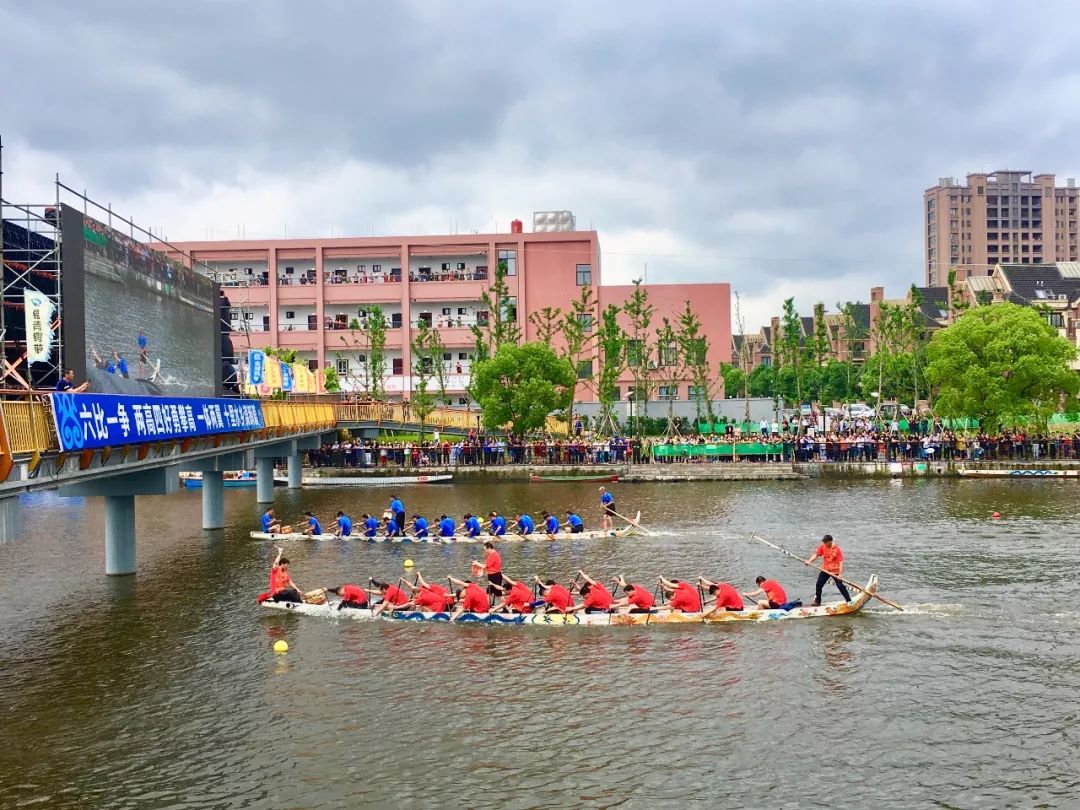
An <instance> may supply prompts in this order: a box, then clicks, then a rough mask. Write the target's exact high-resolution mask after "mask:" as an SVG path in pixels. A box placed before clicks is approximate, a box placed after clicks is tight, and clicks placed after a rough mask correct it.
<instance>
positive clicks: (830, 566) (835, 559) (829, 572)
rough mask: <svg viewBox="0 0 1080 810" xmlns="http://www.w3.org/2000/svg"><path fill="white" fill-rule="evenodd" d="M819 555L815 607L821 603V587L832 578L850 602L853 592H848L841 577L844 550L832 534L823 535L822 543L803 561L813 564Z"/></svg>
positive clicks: (845, 598)
mask: <svg viewBox="0 0 1080 810" xmlns="http://www.w3.org/2000/svg"><path fill="white" fill-rule="evenodd" d="M818 557H821V571H820V572H819V573H818V577H817V596H815V597H814V607H817V606H818V605H820V604H821V589H822V588H824V587H825V583H826V582H828V581H829V580H830V579H831V580H832V581H833V582H835V583H836V589H837V590H838V591H840V595H841V596H842V597H844V601H845V602H850V601H851V594H849V593H848V589H847V588H845V587H844V583H843V580H841V579H840V577H842V576H843V575H844V552H842V551H841V550H840V546H838V545H836V543H834V542H833V538H832V535H831V534H827V535H825V536H824V537H822V538H821V545H819V546H818V547H817V550H816V551H814V553H813V554H812V555H810V557H809V558H807V559H805V560H803V562H804V563H806V564H807V565H813V564H814V560H816V559H817V558H818Z"/></svg>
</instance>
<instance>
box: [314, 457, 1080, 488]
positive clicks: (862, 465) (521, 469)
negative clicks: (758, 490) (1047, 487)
mask: <svg viewBox="0 0 1080 810" xmlns="http://www.w3.org/2000/svg"><path fill="white" fill-rule="evenodd" d="M973 471H977V472H976V474H977V475H979V476H984V475H987V474H989V473H991V472H992V473H994V474H999V475H1003V476H1008V477H1014V476H1015V477H1042V476H1045V477H1048V478H1049V477H1055V476H1061V475H1062V473H1069V475H1070V477H1080V460H1069V461H1041V462H1031V461H1028V462H1023V461H1016V462H1014V461H980V462H971V461H962V460H957V461H850V462H848V461H830V462H810V463H792V462H714V463H705V464H694V463H690V464H537V465H531V464H493V465H487V466H473V465H433V466H424V467H419V468H418V467H397V466H394V467H382V468H359V469H358V468H355V467H345V468H337V467H319V468H315V469H311V468H306V469H305V470H304V477H305V479H318V478H320V477H326V478H356V479H372V480H377V479H380V478H396V477H401V476H414V475H453V476H454V480H455V481H483V480H496V481H528V480H530V478H531V477H532V476H534V475H535V476H540V477H541V478H548V477H554V476H580V477H582V478H586V477H591V476H603V475H617V476H619V480H620V481H622V482H624V483H646V482H652V481H659V482H677V481H793V480H801V479H804V478H839V479H847V478H918V477H922V478H960V477H974V476H972V475H971V473H972V472H973ZM965 472H966V473H968V475H967V476H965ZM309 483H310V482H309ZM312 485H317V484H314V483H312Z"/></svg>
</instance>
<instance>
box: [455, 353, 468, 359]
mask: <svg viewBox="0 0 1080 810" xmlns="http://www.w3.org/2000/svg"><path fill="white" fill-rule="evenodd" d="M457 359H458V360H468V359H469V353H468V352H458V353H457Z"/></svg>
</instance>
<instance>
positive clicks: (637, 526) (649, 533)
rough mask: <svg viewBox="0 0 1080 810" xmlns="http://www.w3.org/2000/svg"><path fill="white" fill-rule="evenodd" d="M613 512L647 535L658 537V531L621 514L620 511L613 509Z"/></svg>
mask: <svg viewBox="0 0 1080 810" xmlns="http://www.w3.org/2000/svg"><path fill="white" fill-rule="evenodd" d="M611 514H613V515H614V516H615V517H617V518H619V519H620V520H625V521H626V522H627V523H629V524H630V525H631V526H633V527H634V528H635V529H637V530H638V531H640V532H644V533H645V536H646V537H657V534H656V532H654V531H650V530H649V529H646V528H645V527H644V526H642V525H641V524H640V523H638V522H637V521H636V520H631V519H630V518H628V517H626V515H620V514H619V513H618V512H616V511H614V510H612V512H611Z"/></svg>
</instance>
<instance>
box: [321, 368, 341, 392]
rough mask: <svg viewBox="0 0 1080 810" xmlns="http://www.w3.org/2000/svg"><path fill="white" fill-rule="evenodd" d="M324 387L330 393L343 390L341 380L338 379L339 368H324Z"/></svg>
mask: <svg viewBox="0 0 1080 810" xmlns="http://www.w3.org/2000/svg"><path fill="white" fill-rule="evenodd" d="M323 388H325V389H326V392H327V393H328V394H336V393H338V392H339V391H341V381H340V380H338V374H337V369H336V368H334V367H333V366H327V367H326V368H324V369H323Z"/></svg>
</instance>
